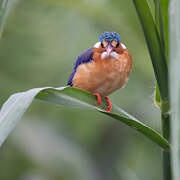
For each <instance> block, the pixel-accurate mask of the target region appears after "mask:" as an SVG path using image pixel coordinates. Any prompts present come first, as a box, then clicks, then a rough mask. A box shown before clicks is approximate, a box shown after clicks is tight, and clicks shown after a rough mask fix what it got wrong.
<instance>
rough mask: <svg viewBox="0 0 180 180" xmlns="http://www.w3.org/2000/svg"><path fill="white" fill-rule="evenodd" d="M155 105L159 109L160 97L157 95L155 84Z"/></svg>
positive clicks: (157, 89) (157, 90)
mask: <svg viewBox="0 0 180 180" xmlns="http://www.w3.org/2000/svg"><path fill="white" fill-rule="evenodd" d="M155 104H156V105H157V106H158V107H161V97H160V94H159V88H158V86H157V84H156V88H155Z"/></svg>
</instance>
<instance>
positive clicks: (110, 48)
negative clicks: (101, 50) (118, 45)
mask: <svg viewBox="0 0 180 180" xmlns="http://www.w3.org/2000/svg"><path fill="white" fill-rule="evenodd" d="M112 51H113V48H112V47H111V46H110V45H108V46H107V47H106V52H107V54H108V56H109V55H110V54H111V52H112Z"/></svg>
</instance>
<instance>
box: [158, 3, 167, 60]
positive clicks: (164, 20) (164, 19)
mask: <svg viewBox="0 0 180 180" xmlns="http://www.w3.org/2000/svg"><path fill="white" fill-rule="evenodd" d="M160 3H161V10H162V23H161V24H163V28H164V38H165V39H164V40H165V50H166V56H167V60H168V58H169V34H168V32H169V10H168V8H169V0H160Z"/></svg>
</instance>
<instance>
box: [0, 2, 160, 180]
mask: <svg viewBox="0 0 180 180" xmlns="http://www.w3.org/2000/svg"><path fill="white" fill-rule="evenodd" d="M9 3H10V4H9V5H10V9H9V13H8V17H7V19H6V23H5V26H4V32H3V35H2V38H1V40H0V82H1V86H0V94H1V96H0V105H2V104H3V102H4V101H5V100H6V99H7V98H8V97H9V96H10V95H11V94H13V93H16V92H21V91H26V90H28V89H31V88H35V87H44V86H53V87H60V86H65V85H66V83H67V80H68V77H69V75H70V73H71V72H72V68H73V63H74V61H75V59H76V57H77V56H78V55H79V54H80V53H81V52H82V51H84V50H85V49H87V48H89V47H91V46H93V45H94V44H95V43H96V42H97V41H98V37H99V35H100V33H102V32H103V31H116V32H118V33H120V35H121V39H122V42H123V43H124V44H125V45H126V46H127V48H128V50H129V52H130V53H131V55H132V57H133V69H132V72H131V75H130V79H129V82H128V84H127V86H126V87H125V88H123V89H120V90H119V91H117V92H115V93H114V94H112V95H111V96H110V98H111V100H112V102H113V103H114V104H117V105H119V106H120V107H121V108H123V109H125V110H126V111H128V112H129V113H131V114H132V115H134V116H135V117H137V118H138V119H140V120H141V121H142V122H144V123H146V124H148V125H149V126H151V127H153V128H154V129H156V130H157V131H160V120H159V119H160V114H159V110H158V109H157V108H156V107H155V105H154V103H153V96H154V95H153V93H154V87H155V81H154V75H153V70H152V67H151V62H150V57H149V54H148V51H147V48H146V44H145V40H144V37H143V33H142V30H141V27H140V24H139V21H138V18H137V15H136V12H135V9H134V6H133V3H132V0H126V1H125V0H98V1H96V0H16V1H15V2H14V1H12V2H11V1H10V2H9ZM161 174H162V165H161V152H160V148H159V147H158V146H157V145H156V144H154V143H153V142H151V141H150V140H148V139H147V138H146V137H144V136H143V135H141V134H139V133H137V132H136V131H134V130H133V129H131V128H129V127H127V126H125V125H123V124H122V123H120V122H117V121H115V120H113V119H111V118H109V117H106V116H104V115H102V114H100V113H98V112H95V111H92V110H81V109H73V108H65V107H60V106H56V105H52V104H48V103H45V102H41V101H38V100H36V101H34V102H33V104H32V105H31V107H30V109H29V110H28V112H26V114H25V115H24V116H23V118H22V120H21V121H20V123H19V124H18V126H17V127H16V129H15V130H14V131H13V133H11V135H10V136H9V138H8V139H7V140H6V142H5V143H4V144H3V146H2V147H1V149H0V179H1V180H72V179H73V180H159V179H161V178H162V177H161Z"/></svg>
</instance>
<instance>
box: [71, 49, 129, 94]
mask: <svg viewBox="0 0 180 180" xmlns="http://www.w3.org/2000/svg"><path fill="white" fill-rule="evenodd" d="M93 59H94V60H93V61H91V62H89V63H86V64H81V65H79V66H78V68H77V71H76V74H75V76H74V78H73V81H72V82H73V87H76V88H80V89H83V90H85V91H88V92H91V93H94V92H96V93H99V94H100V95H101V96H107V95H109V94H110V93H112V92H113V91H115V90H117V89H119V88H121V87H123V86H124V85H125V84H126V82H127V80H128V77H129V73H130V70H131V66H132V59H131V56H130V54H129V53H128V51H126V50H125V51H124V52H123V53H122V54H120V55H119V58H118V60H117V59H103V60H102V59H101V56H100V53H99V54H98V53H97V54H94V56H93Z"/></svg>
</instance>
